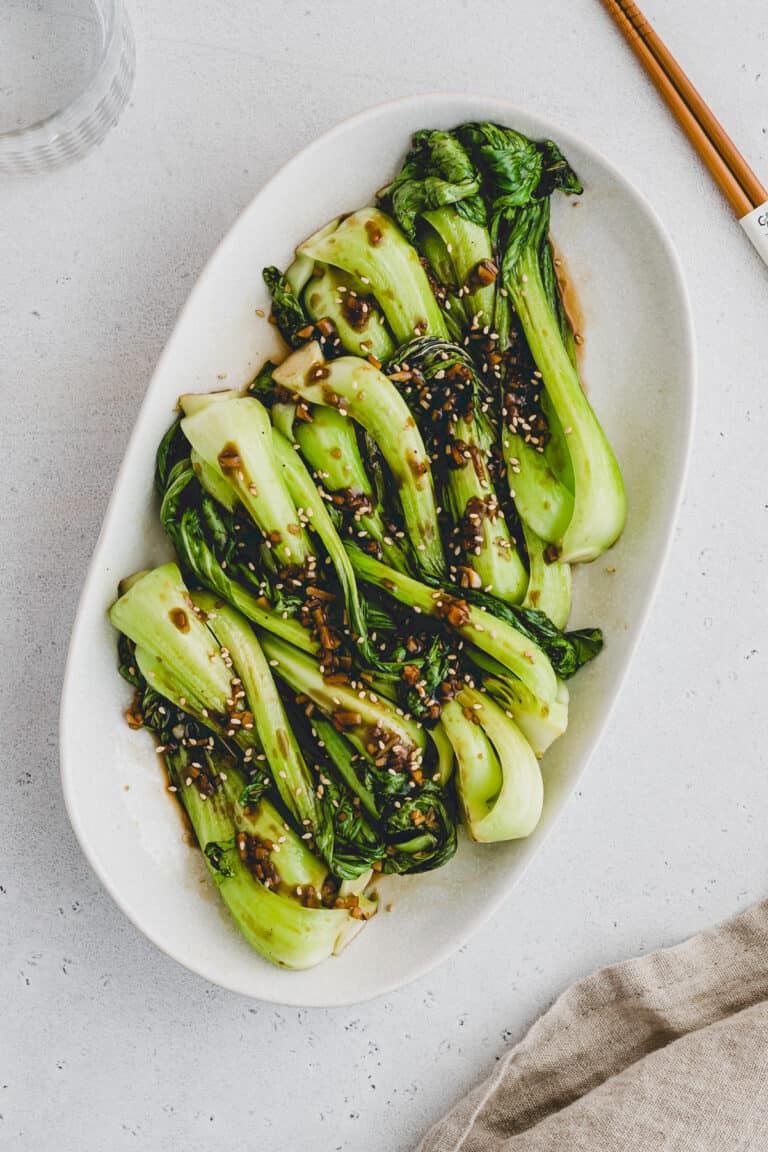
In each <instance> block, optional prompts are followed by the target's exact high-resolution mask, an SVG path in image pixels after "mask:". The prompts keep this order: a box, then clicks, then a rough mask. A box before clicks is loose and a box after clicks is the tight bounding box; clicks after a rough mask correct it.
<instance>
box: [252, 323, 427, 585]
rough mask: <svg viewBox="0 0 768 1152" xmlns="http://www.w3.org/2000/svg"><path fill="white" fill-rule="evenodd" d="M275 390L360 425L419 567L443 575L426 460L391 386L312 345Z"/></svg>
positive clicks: (278, 378)
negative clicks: (390, 485)
mask: <svg viewBox="0 0 768 1152" xmlns="http://www.w3.org/2000/svg"><path fill="white" fill-rule="evenodd" d="M274 379H275V382H276V383H277V384H280V385H282V386H283V387H284V388H286V389H288V391H290V392H291V393H293V394H295V395H297V396H300V397H301V398H302V399H304V400H307V401H309V402H310V403H312V404H325V405H328V406H330V407H334V408H336V409H338V411H339V412H340V413H341V414H342V415H343V416H346V415H349V416H350V417H351V418H352V419H353V420H355V421H356V422H357V423H359V424H361V425H362V426H363V427H364V428H365V429H366V431H367V432H369V433H370V435H371V436H372V438H373V439H374V440H375V442H376V444H377V445H378V447H379V449H380V451H381V454H382V456H383V457H384V459H385V461H386V463H387V465H388V467H389V470H390V472H391V473H392V476H393V478H394V480H395V483H396V484H397V488H398V494H399V497H400V503H401V505H402V509H403V517H404V519H405V526H406V531H407V533H408V536H409V539H410V542H411V545H412V547H413V550H414V553H415V555H416V559H417V562H418V564H419V566H420V567H421V568H422V569H423V570H424V571H425V572H426V573H428V574H429V575H431V576H438V577H439V576H440V575H441V574H443V573H444V571H445V558H444V556H443V550H442V545H441V542H440V528H439V525H438V520H437V507H436V504H435V490H434V484H433V481H432V472H431V468H430V463H429V456H428V454H427V451H426V449H425V447H424V442H423V440H422V438H421V434H420V432H419V430H418V428H417V427H416V422H415V420H414V419H413V416H412V415H411V413H410V412H409V410H408V406H407V404H406V403H405V401H404V400H403V398H402V397H401V396H400V394H399V392H398V391H397V389H396V388H395V386H394V384H393V383H392V382H391V381H390V380H389V379H388V378H387V377H386V376H385V375H384V374H383V373H381V372H379V371H378V369H376V368H374V367H373V365H372V364H369V363H367V361H365V360H359V359H358V358H357V357H354V356H342V357H341V358H340V359H338V360H328V361H326V360H325V359H324V358H323V354H322V352H321V350H320V347H319V345H318V344H316V343H314V342H313V343H309V344H305V345H304V346H303V347H302V348H299V349H298V350H297V351H296V352H294V353H292V354H291V355H290V356H289V357H288V359H287V360H285V361H284V362H283V363H282V364H281V365H280V367H279V368H277V369H276V371H275V373H274Z"/></svg>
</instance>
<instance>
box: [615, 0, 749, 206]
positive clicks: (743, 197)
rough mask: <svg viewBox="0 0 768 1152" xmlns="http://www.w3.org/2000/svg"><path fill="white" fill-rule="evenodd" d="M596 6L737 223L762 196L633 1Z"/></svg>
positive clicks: (744, 164) (743, 162)
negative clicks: (663, 103)
mask: <svg viewBox="0 0 768 1152" xmlns="http://www.w3.org/2000/svg"><path fill="white" fill-rule="evenodd" d="M602 3H603V5H604V7H605V8H606V9H607V10H608V12H609V13H610V14H611V16H612V17H613V19H614V20H615V21H616V23H617V25H618V26H619V28H620V29H621V32H622V33H623V35H624V38H625V39H626V41H627V43H628V44H629V46H630V48H631V49H632V51H633V52H634V53H635V55H636V56H637V58H638V60H639V61H640V63H641V64H642V65H643V67H644V68H645V70H646V72H647V73H648V75H649V76H650V78H651V80H652V81H653V83H654V85H655V87H656V88H657V89H658V91H659V93H660V95H661V96H662V97H663V98H664V100H665V101H666V103H667V105H668V106H669V108H670V110H671V111H672V113H673V114H674V116H675V117H676V119H677V121H678V123H679V124H680V126H681V128H682V129H683V131H684V132H685V134H686V136H687V137H688V139H689V140H690V141H691V143H692V144H693V146H694V148H695V149H696V151H697V152H698V154H699V156H700V157H701V159H702V160H703V161H704V164H705V165H706V166H707V169H708V170H709V173H710V175H711V176H712V177H713V179H714V180H715V183H716V184H717V186H718V187H719V188H720V191H721V192H722V193H723V195H724V196H725V198H726V200H727V201H728V203H729V204H730V205H731V207H732V208H733V210H734V212H735V213H736V215H737V216H738V217H739V219H742V218H743V217H745V216H747V215H748V214H749V213H750V212H751V211H752V210H753V209H754V208H757V207H758V206H760V205H763V204H765V202H766V200H768V192H766V190H765V188H764V187H763V185H762V184H761V183H760V181H759V180H758V178H757V176H756V175H755V173H754V172H753V171H752V169H751V168H750V166H749V164H748V163H747V161H746V160H745V159H744V157H743V156H742V155H741V153H740V152H739V150H738V148H737V147H736V145H735V144H734V143H733V141H732V140H731V138H730V136H729V135H728V133H727V132H726V131H725V129H724V128H723V126H722V124H721V123H720V122H719V120H718V119H717V117H716V116H715V115H714V113H713V112H712V110H711V109H710V108H709V107H708V105H707V104H706V102H705V101H704V99H703V98H702V96H701V95H700V93H699V92H698V91H697V90H696V88H695V87H694V86H693V84H692V83H691V81H690V80H689V79H688V77H687V76H686V74H685V72H684V71H683V69H682V68H681V67H680V65H679V64H678V63H677V61H676V60H675V58H674V56H673V55H672V53H671V52H670V51H669V49H668V48H667V46H666V45H665V44H664V42H663V40H661V38H660V37H659V36H658V35H657V33H656V32H654V30H653V28H652V27H651V25H650V24H649V23H648V21H647V19H646V17H645V16H644V15H643V13H642V12H641V11H640V9H639V8H638V7H637V5H636V4H635V3H634V0H602Z"/></svg>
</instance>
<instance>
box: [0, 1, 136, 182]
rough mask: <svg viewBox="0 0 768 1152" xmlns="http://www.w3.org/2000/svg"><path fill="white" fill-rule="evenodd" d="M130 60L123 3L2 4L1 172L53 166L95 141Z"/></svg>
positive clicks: (126, 85) (124, 95) (114, 109)
mask: <svg viewBox="0 0 768 1152" xmlns="http://www.w3.org/2000/svg"><path fill="white" fill-rule="evenodd" d="M134 59H135V56H134V44H133V34H132V32H131V26H130V24H129V22H128V17H127V15H126V13H125V10H124V8H123V4H122V0H0V174H6V175H8V174H11V175H24V174H26V173H30V174H31V173H37V172H45V171H47V170H49V169H52V168H58V167H59V166H60V165H62V164H68V163H69V162H70V161H72V160H78V159H79V158H80V157H81V156H84V155H85V153H86V152H87V151H88V150H89V149H90V148H92V147H93V146H94V144H98V143H100V141H101V140H103V138H104V136H105V135H106V134H107V132H108V131H109V129H110V128H111V127H112V125H113V124H115V123H116V122H117V119H118V117H119V116H120V113H121V112H122V110H123V108H124V107H125V104H126V101H127V100H128V94H129V92H130V90H131V83H132V81H133V70H134Z"/></svg>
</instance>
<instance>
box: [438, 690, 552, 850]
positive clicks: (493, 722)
mask: <svg viewBox="0 0 768 1152" xmlns="http://www.w3.org/2000/svg"><path fill="white" fill-rule="evenodd" d="M442 722H443V725H444V727H445V730H446V732H447V734H448V738H449V740H450V741H451V743H452V744H453V750H454V752H455V753H456V763H457V769H456V790H457V792H458V795H459V800H460V802H461V807H462V812H463V814H464V821H465V823H466V825H467V829H468V831H469V834H470V836H471V837H472V839H473V840H479V841H481V842H483V843H493V842H495V841H499V840H517V839H520V838H521V837H524V836H529V835H530V834H531V832H532V831H533V830H534V828H535V827H536V825H537V824H538V822H539V819H540V817H541V810H542V805H543V803H544V784H543V781H542V778H541V770H540V768H539V762H538V760H537V759H536V756H535V755H534V752H533V750H532V748H531V746H530V745H529V743H528V741H527V740H526V739H525V737H524V736H523V734H522V733H521V732H520V730H519V728H518V727H517V725H516V724H515V723H514V721H513V720H511V719H510V718H509V717H508V716H506V715H505V713H504V711H503V710H502V709H501V708H500V707H499V705H498V704H496V703H495V702H494V701H493V700H492V699H491V698H490V697H489V696H487V695H485V694H484V693H482V692H478V691H477V690H476V689H474V688H464V689H462V690H461V691H460V692H459V694H458V695H457V696H456V697H455V699H453V700H451V701H449V702H448V703H447V704H446V705H445V706H444V707H443V713H442Z"/></svg>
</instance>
